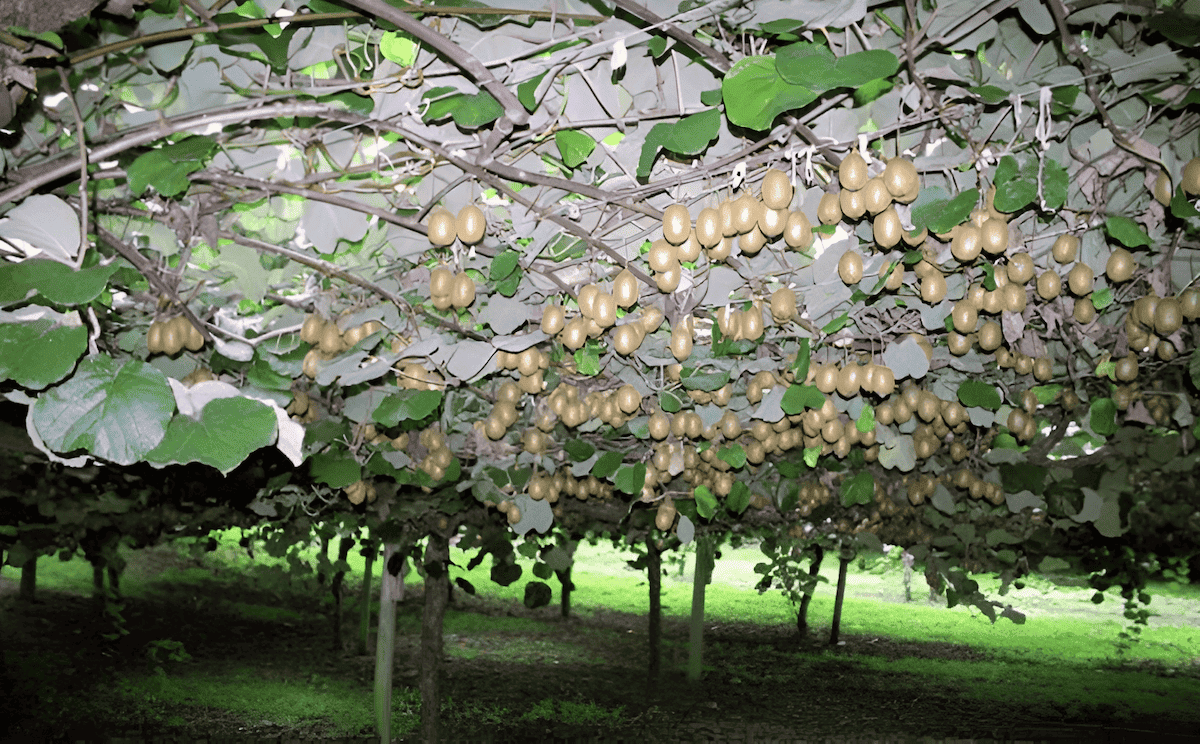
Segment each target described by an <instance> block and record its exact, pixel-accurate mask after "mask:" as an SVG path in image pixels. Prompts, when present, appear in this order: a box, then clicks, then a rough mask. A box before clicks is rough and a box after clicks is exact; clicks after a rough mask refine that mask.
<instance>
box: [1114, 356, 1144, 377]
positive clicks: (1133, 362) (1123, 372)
mask: <svg viewBox="0 0 1200 744" xmlns="http://www.w3.org/2000/svg"><path fill="white" fill-rule="evenodd" d="M1113 375H1114V376H1115V377H1116V378H1117V379H1118V380H1120V381H1121V382H1132V381H1133V380H1136V379H1137V376H1138V361H1137V357H1136V356H1134V355H1132V354H1130V355H1128V356H1124V357H1121V358H1120V359H1118V360H1117V364H1116V369H1115V370H1114V371H1113Z"/></svg>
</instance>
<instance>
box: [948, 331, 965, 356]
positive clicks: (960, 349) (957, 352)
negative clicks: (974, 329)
mask: <svg viewBox="0 0 1200 744" xmlns="http://www.w3.org/2000/svg"><path fill="white" fill-rule="evenodd" d="M946 346H947V348H949V349H950V353H951V354H953V355H954V356H962V355H963V354H966V353H967V352H968V351H970V350H971V337H970V336H964V335H962V334H961V333H956V332H954V331H951V332H950V333H948V334H946Z"/></svg>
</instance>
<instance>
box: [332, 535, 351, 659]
mask: <svg viewBox="0 0 1200 744" xmlns="http://www.w3.org/2000/svg"><path fill="white" fill-rule="evenodd" d="M353 547H354V538H353V537H351V536H349V535H342V542H341V544H340V545H339V546H338V561H344V560H346V558H347V557H348V556H349V555H350V549H351V548H353ZM345 579H346V572H345V571H338V572H336V573H334V575H333V583H332V585H331V586H330V590H331V591H332V592H333V650H334V651H341V649H342V582H343V581H344V580H345Z"/></svg>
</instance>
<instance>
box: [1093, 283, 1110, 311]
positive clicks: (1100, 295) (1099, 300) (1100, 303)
mask: <svg viewBox="0 0 1200 744" xmlns="http://www.w3.org/2000/svg"><path fill="white" fill-rule="evenodd" d="M1112 301H1113V293H1112V288H1110V287H1105V288H1104V289H1098V290H1096V291H1095V292H1093V293H1092V304H1093V305H1095V306H1096V309H1097V310H1103V309H1104V308H1106V307H1108V306H1109V305H1111V304H1112Z"/></svg>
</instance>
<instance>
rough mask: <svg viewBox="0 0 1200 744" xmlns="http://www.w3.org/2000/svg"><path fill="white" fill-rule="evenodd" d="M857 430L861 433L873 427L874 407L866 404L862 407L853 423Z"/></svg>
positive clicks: (871, 429) (872, 429)
mask: <svg viewBox="0 0 1200 744" xmlns="http://www.w3.org/2000/svg"><path fill="white" fill-rule="evenodd" d="M855 426H857V427H858V430H859V431H860V432H862V433H863V434H866V433H867V432H869V431H874V429H875V409H874V407H872V406H871V405H869V404H867V405H864V406H863V407H862V411H860V412H859V414H858V421H857V422H856V423H855Z"/></svg>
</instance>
